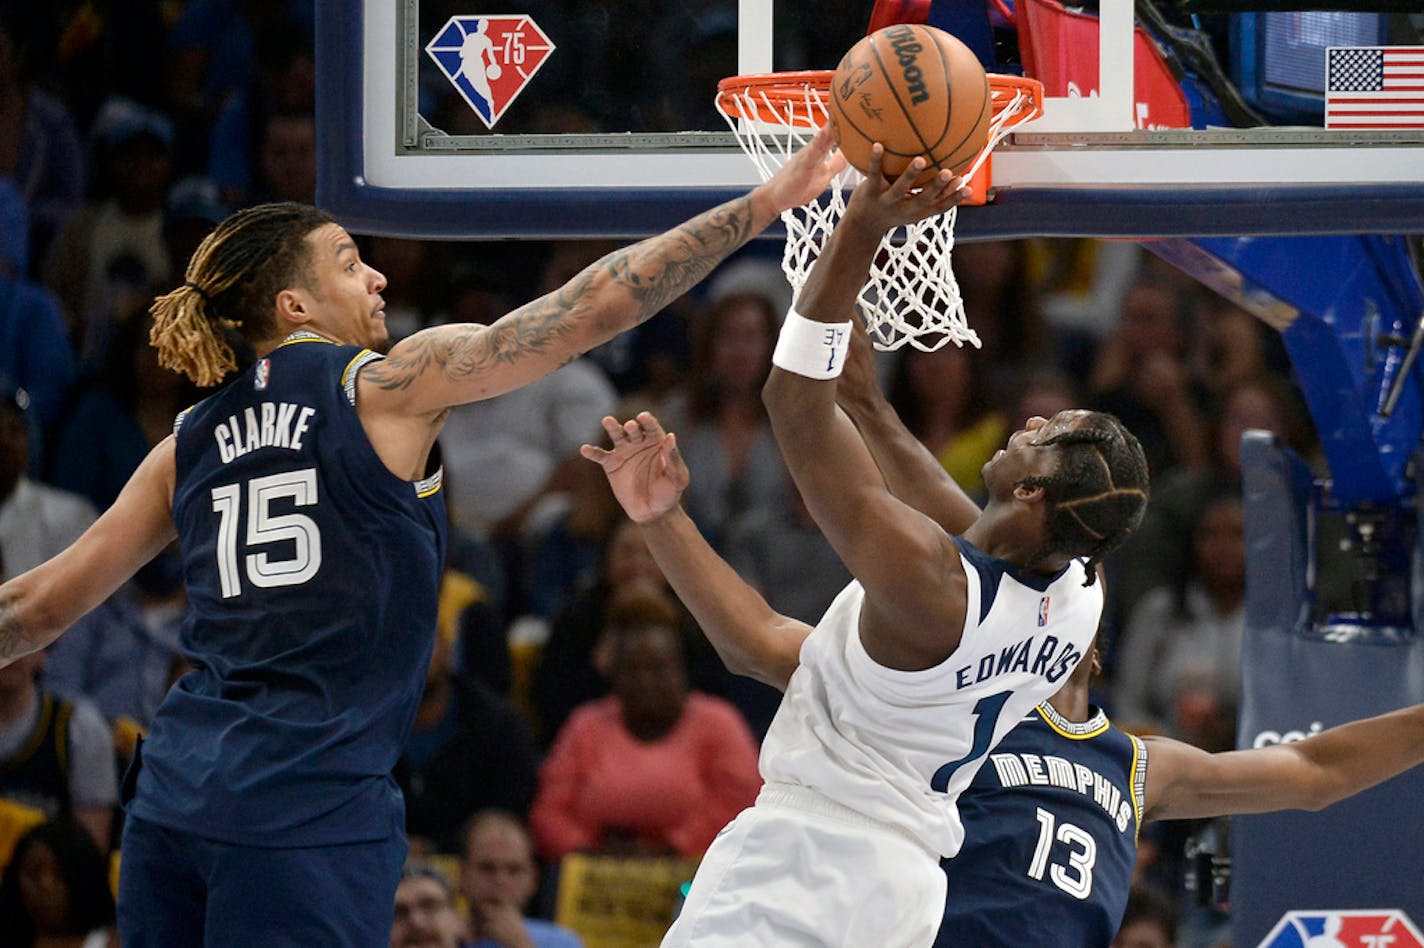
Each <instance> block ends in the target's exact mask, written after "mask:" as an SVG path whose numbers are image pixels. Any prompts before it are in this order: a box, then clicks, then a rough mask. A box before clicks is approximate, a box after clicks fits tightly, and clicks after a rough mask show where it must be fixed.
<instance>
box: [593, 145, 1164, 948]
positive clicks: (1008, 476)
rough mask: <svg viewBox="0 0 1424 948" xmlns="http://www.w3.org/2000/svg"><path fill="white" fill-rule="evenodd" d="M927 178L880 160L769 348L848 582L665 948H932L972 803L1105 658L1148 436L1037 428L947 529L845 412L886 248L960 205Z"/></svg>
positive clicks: (946, 179)
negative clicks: (1115, 563) (978, 789)
mask: <svg viewBox="0 0 1424 948" xmlns="http://www.w3.org/2000/svg"><path fill="white" fill-rule="evenodd" d="M875 155H876V158H875V163H876V164H877V165H878V162H879V155H880V151H879V146H876V151H875ZM923 167H924V160H923V159H916V160H915V161H914V162H912V163H911V165H910V167H909V169H908V170H907V171H906V172H905V173H904V174H903V175H902V176H901V177H900V178H899V179H898V180H897V181H895V182H893V183H890V182H887V181H886V179H885V178H884V177H883V175H881V174H880V172H879V168H878V167H872V168H871V169H870V172H869V174H868V175H867V176H866V179H865V180H864V181H863V182H862V183H861V184H860V185H858V186H857V187H856V189H855V192H854V193H853V194H852V196H851V200H850V202H849V206H848V207H847V210H846V212H845V215H844V216H843V217H842V218H841V221H840V223H838V224H837V225H836V228H835V230H834V232H833V233H832V234H831V235H830V237H829V238H828V240H827V243H826V246H825V248H824V249H823V251H822V252H821V255H820V256H819V257H818V259H817V261H816V263H815V265H814V266H813V267H812V270H811V273H810V275H809V277H808V279H807V282H806V285H805V287H804V289H803V290H802V293H801V295H800V297H799V298H798V300H797V301H796V304H795V308H794V309H793V310H792V312H790V313H788V314H787V317H786V322H785V323H784V324H783V327H782V331H781V337H780V339H779V341H778V343H777V346H776V350H775V353H774V354H773V357H772V362H773V365H774V367H773V368H772V371H771V374H770V376H769V377H768V379H767V382H766V386H765V389H764V391H763V397H764V400H765V402H766V406H767V411H768V413H769V415H770V418H771V423H772V429H773V431H774V433H775V435H776V440H777V443H778V444H779V446H780V448H781V451H782V454H783V456H784V457H785V459H786V464H787V467H788V469H789V470H790V472H791V475H792V477H793V478H794V479H795V481H796V486H797V487H798V488H799V489H800V492H801V495H802V497H803V498H804V499H805V501H806V504H807V507H808V508H809V510H810V512H811V515H812V516H813V517H814V519H815V521H816V523H817V525H818V526H819V527H820V528H821V530H822V532H823V533H824V534H825V536H826V538H827V540H829V541H830V543H831V545H832V546H833V547H835V549H836V552H837V553H838V554H839V555H840V557H841V560H842V561H843V562H844V563H845V565H846V567H847V568H848V569H849V570H850V572H851V575H852V576H853V577H855V578H854V580H853V581H852V582H851V583H850V584H849V585H848V586H847V587H846V588H845V590H843V591H842V592H841V594H840V595H839V596H838V597H837V598H836V600H835V601H834V602H833V603H832V604H831V606H830V608H829V609H828V610H827V611H826V614H825V616H824V617H822V619H821V621H820V622H819V623H817V625H816V628H815V630H814V631H813V632H812V633H811V634H810V636H809V637H807V638H806V640H805V642H804V644H802V645H801V647H800V652H799V658H800V667H799V668H798V669H797V671H796V672H795V674H794V675H793V676H792V677H791V680H790V682H789V683H788V686H787V689H786V696H785V698H783V700H782V702H781V707H780V709H779V710H778V712H777V715H776V719H775V720H774V721H773V722H772V725H771V728H770V730H769V731H768V733H767V736H766V740H765V742H764V743H763V745H762V755H761V772H762V777H763V778H764V780H765V784H764V787H763V789H762V791H761V794H760V796H759V797H758V799H757V803H756V805H755V806H754V807H752V808H750V809H748V810H746V811H744V812H743V813H742V814H740V815H739V816H738V817H737V818H736V819H735V820H734V821H733V822H732V823H731V824H730V825H729V826H728V827H727V829H725V830H724V831H723V832H722V834H721V835H720V836H719V837H718V838H717V840H716V842H714V843H713V845H712V847H711V849H709V850H708V852H707V855H706V856H705V858H704V859H703V861H702V864H701V865H700V867H699V868H698V872H697V877H696V878H695V879H694V881H693V884H692V888H691V890H690V892H689V893H688V896H687V900H686V902H685V904H684V908H683V911H682V914H681V916H680V917H679V918H678V921H677V922H676V924H675V925H674V926H673V928H672V930H671V931H670V932H669V934H668V937H667V939H666V940H665V941H664V945H665V946H666V945H698V946H721V945H726V946H728V948H730V946H733V945H745V944H843V945H885V946H888V945H896V946H913V945H929V944H930V943H931V942H932V941H933V940H934V937H935V932H936V930H937V928H938V927H939V923H940V920H941V918H943V916H944V905H945V898H946V882H945V874H944V873H943V872H942V871H941V870H940V868H939V861H940V859H941V858H944V857H952V856H953V855H954V854H955V853H956V852H957V851H958V850H959V847H960V844H961V843H962V842H963V837H964V832H963V828H962V825H961V823H960V819H959V814H958V810H957V798H958V796H959V794H960V793H961V792H962V791H963V790H964V788H965V787H966V786H968V784H969V782H970V780H971V779H972V778H973V776H974V774H975V771H976V770H977V769H978V767H979V766H980V765H981V764H982V763H983V761H984V759H985V755H986V754H987V753H988V752H989V750H990V749H991V748H993V747H994V745H995V744H996V743H998V741H999V740H1000V739H1001V738H1002V737H1003V736H1004V735H1005V734H1006V733H1008V731H1009V730H1010V729H1012V728H1013V726H1014V725H1015V724H1017V723H1018V722H1019V721H1020V720H1022V719H1023V718H1024V716H1025V715H1026V714H1027V713H1028V712H1029V711H1030V710H1032V708H1033V707H1034V706H1035V705H1036V704H1038V703H1039V702H1041V701H1043V700H1045V699H1047V698H1048V697H1049V696H1050V695H1052V694H1053V693H1054V692H1056V691H1057V690H1058V689H1059V688H1060V687H1061V686H1062V685H1063V683H1064V682H1065V681H1066V680H1067V677H1068V676H1069V674H1070V673H1071V672H1072V671H1073V669H1074V668H1075V667H1076V666H1077V665H1078V663H1079V662H1080V661H1081V660H1082V659H1083V657H1084V656H1085V655H1086V654H1088V651H1089V648H1090V645H1091V642H1092V639H1093V636H1094V635H1095V633H1096V631H1097V628H1098V623H1099V620H1100V618H1101V614H1102V607H1103V591H1102V587H1101V585H1100V584H1096V583H1095V582H1094V576H1095V570H1096V566H1097V563H1098V561H1099V560H1100V559H1101V558H1102V557H1103V556H1104V555H1106V554H1107V553H1108V552H1109V551H1111V550H1112V549H1113V548H1114V547H1116V546H1117V545H1118V544H1119V543H1121V542H1122V541H1123V540H1124V539H1126V538H1127V536H1128V535H1129V534H1130V533H1131V532H1132V530H1133V529H1135V528H1136V526H1137V524H1138V523H1139V522H1140V520H1141V518H1142V514H1143V510H1144V508H1145V507H1146V503H1147V466H1146V462H1145V460H1144V458H1143V454H1142V448H1141V446H1140V445H1139V444H1138V443H1137V440H1136V439H1135V438H1133V437H1132V435H1131V434H1129V433H1128V432H1127V431H1126V430H1125V429H1124V428H1123V427H1122V426H1121V424H1119V423H1118V422H1117V421H1116V419H1114V418H1111V417H1110V416H1106V415H1102V414H1097V413H1094V412H1087V411H1068V412H1062V413H1060V414H1058V415H1055V416H1054V417H1053V418H1051V419H1043V418H1033V419H1030V420H1029V421H1028V423H1027V425H1026V427H1025V428H1024V429H1023V430H1022V431H1018V432H1016V433H1014V434H1013V435H1012V436H1011V437H1010V438H1009V439H1008V443H1007V444H1006V445H1005V447H1004V449H1003V450H1001V451H999V452H998V453H996V454H995V455H994V457H993V458H992V459H990V460H989V462H988V463H986V464H985V465H984V471H983V474H984V485H985V488H986V490H987V493H988V501H987V504H986V506H985V508H984V510H983V511H982V513H981V512H979V511H978V510H977V509H975V508H974V505H973V504H972V503H971V502H969V500H968V499H967V498H963V501H964V504H965V505H966V507H967V509H969V510H973V516H972V517H960V518H959V519H958V520H957V521H955V522H958V523H964V524H967V528H966V529H964V530H963V533H962V534H961V535H959V536H954V535H951V534H950V533H949V532H947V531H946V530H945V529H944V528H943V527H941V526H940V525H939V523H937V522H936V521H935V520H932V519H931V518H930V517H929V516H927V515H926V514H924V513H922V512H921V509H923V508H921V509H916V506H913V504H914V503H915V498H914V497H913V496H912V495H913V492H914V489H915V488H914V485H913V481H912V479H910V478H906V477H904V476H902V473H901V472H899V471H898V470H897V467H896V465H897V463H898V462H897V461H896V459H895V458H893V457H889V456H885V455H884V454H883V452H876V451H875V449H874V448H873V447H867V442H869V443H870V444H871V445H874V444H875V443H877V440H878V439H877V438H876V437H874V436H873V433H874V432H873V431H869V430H867V431H866V432H865V437H864V438H863V437H862V434H861V432H860V431H858V430H857V427H856V424H861V425H874V424H877V423H881V424H883V422H877V421H876V420H875V419H874V418H862V417H861V415H860V414H856V415H855V422H854V423H853V422H852V420H851V418H850V417H848V416H847V415H846V414H844V413H843V412H842V411H841V409H840V408H838V407H837V395H838V391H837V389H838V386H837V383H836V378H837V376H839V375H840V373H841V370H842V369H843V368H844V364H845V359H846V354H847V350H848V347H849V345H850V339H851V329H852V324H851V323H850V322H846V321H845V319H846V314H849V313H852V312H853V311H854V305H855V299H856V295H857V293H858V291H859V290H860V288H861V286H862V284H863V283H864V281H865V279H866V277H867V274H868V271H869V268H870V264H871V261H872V259H873V258H874V255H875V254H876V252H877V248H878V246H879V242H880V239H881V237H882V236H883V235H884V234H885V232H886V231H889V230H891V229H893V228H895V227H899V226H902V225H904V224H907V223H910V222H912V221H915V220H919V219H921V218H924V217H927V216H929V215H931V214H937V213H941V212H942V211H944V210H945V209H946V208H947V207H949V206H951V205H952V204H953V203H954V202H955V201H956V200H957V199H958V198H959V196H960V188H959V184H958V183H957V181H956V179H953V178H951V177H950V174H949V172H947V171H946V172H941V173H940V175H939V177H938V179H937V180H936V181H935V182H934V183H932V184H930V185H929V186H927V187H924V188H922V189H921V190H918V191H915V190H912V184H913V182H914V180H915V178H916V176H917V175H918V174H919V173H920V171H921V170H922V169H923ZM645 425H646V422H645V419H643V418H638V419H634V420H632V421H630V422H628V423H626V424H625V425H624V426H622V428H615V429H614V430H610V432H609V433H610V435H612V436H613V437H614V448H615V450H617V449H618V448H619V446H620V442H621V440H622V439H625V438H626V439H640V438H645V437H654V438H655V437H656V436H657V434H658V432H657V431H652V432H648V431H645V430H644V428H645ZM606 427H608V426H606ZM620 432H621V434H620ZM594 456H596V455H594ZM877 462H879V463H880V464H881V465H883V467H877ZM887 482H889V483H892V484H894V486H895V492H894V493H892V491H891V489H890V488H889V487H887ZM897 494H898V497H897V496H896V495H897ZM959 496H961V497H962V492H961V493H960V495H959ZM902 498H903V499H902ZM941 522H948V521H941ZM651 542H652V541H651V539H650V543H651ZM948 896H949V898H953V897H954V893H952V892H951V893H948Z"/></svg>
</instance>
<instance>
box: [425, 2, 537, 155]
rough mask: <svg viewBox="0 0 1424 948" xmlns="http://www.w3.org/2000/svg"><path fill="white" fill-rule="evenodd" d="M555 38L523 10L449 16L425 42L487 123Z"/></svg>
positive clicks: (523, 82)
mask: <svg viewBox="0 0 1424 948" xmlns="http://www.w3.org/2000/svg"><path fill="white" fill-rule="evenodd" d="M553 51H554V44H553V43H552V42H550V41H549V37H547V36H545V35H544V31H543V30H541V29H539V27H538V25H537V24H535V22H534V21H533V20H531V19H530V18H529V17H527V16H524V15H522V14H505V15H489V16H452V17H451V18H450V19H449V20H447V21H446V23H445V25H444V26H443V27H441V28H440V32H438V33H436V34H435V38H434V39H433V40H431V41H430V44H429V45H428V46H426V47H425V52H426V54H427V55H428V56H430V58H431V59H433V60H435V63H436V65H438V66H439V67H440V71H441V72H443V73H444V74H445V78H446V79H448V80H450V83H451V84H452V85H453V86H454V87H455V89H456V91H458V92H459V93H460V97H461V98H463V99H464V100H465V102H466V103H468V104H469V106H470V108H472V109H474V110H475V114H476V115H478V116H479V117H480V121H482V122H484V123H485V127H486V128H494V123H495V122H498V121H499V118H500V116H501V115H503V114H504V112H505V110H506V109H508V108H509V105H510V103H511V102H513V101H514V99H515V96H517V95H519V93H520V92H523V91H524V87H525V86H527V85H528V84H529V80H530V79H532V78H534V74H535V73H536V72H538V71H539V67H540V66H542V65H544V61H545V60H547V59H548V58H549V54H550V53H552V52H553Z"/></svg>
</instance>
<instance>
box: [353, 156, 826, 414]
mask: <svg viewBox="0 0 1424 948" xmlns="http://www.w3.org/2000/svg"><path fill="white" fill-rule="evenodd" d="M831 145H832V141H831V136H830V134H829V132H827V131H826V130H825V129H822V131H821V133H819V134H818V135H816V137H815V138H814V139H813V140H812V141H811V142H810V144H808V145H807V146H806V147H805V148H803V149H802V150H801V151H800V152H798V153H797V154H796V155H795V157H793V158H792V159H791V160H790V161H788V162H787V163H786V165H785V166H784V167H783V168H782V169H781V170H780V171H779V172H777V174H776V175H775V176H774V177H773V178H772V179H771V180H769V181H767V182H766V183H765V184H762V185H760V186H759V187H757V188H756V189H755V190H753V191H752V192H751V193H750V194H749V195H747V196H745V197H740V198H737V199H736V200H733V201H729V202H727V203H726V204H723V205H721V206H720V207H716V208H713V209H712V210H710V211H707V212H706V213H703V214H700V215H698V216H697V217H694V218H693V219H692V220H690V221H688V222H687V223H685V224H682V225H681V226H679V227H676V228H674V229H672V230H670V231H668V232H667V233H665V234H661V235H659V236H657V237H651V238H649V239H647V240H644V241H642V242H640V243H637V244H634V245H632V246H630V247H626V248H623V249H621V250H617V251H615V252H613V253H611V254H609V255H608V256H606V257H604V258H603V259H602V260H599V261H598V262H597V263H594V264H593V265H592V266H590V267H588V268H587V269H586V270H584V271H583V272H582V273H580V274H579V275H578V276H576V277H574V278H573V279H572V280H570V281H569V282H568V283H567V284H565V285H564V286H562V287H560V288H559V289H557V290H555V291H554V292H552V293H549V294H547V295H545V296H542V297H540V298H539V299H537V300H535V301H534V302H532V303H530V304H528V305H527V306H523V307H520V308H519V309H517V310H515V311H513V312H512V313H509V314H508V315H506V316H504V317H503V318H501V319H499V320H498V321H496V322H495V323H493V324H492V325H489V326H482V325H473V324H466V325H453V326H437V327H434V328H431V329H427V330H424V331H423V332H419V333H416V334H415V335H413V336H410V337H409V338H407V339H404V340H402V341H401V342H400V343H399V344H397V345H396V346H395V347H394V348H393V349H391V351H390V353H389V354H388V356H387V358H386V359H385V360H383V361H381V362H378V363H375V364H373V365H371V366H369V367H368V368H366V369H365V370H364V371H363V372H362V373H361V377H360V381H359V385H360V395H359V399H358V405H362V404H363V403H364V405H363V408H362V411H363V417H366V413H367V412H370V413H373V414H388V413H397V414H402V415H407V416H410V415H416V416H434V417H439V413H441V412H443V411H444V410H445V409H447V408H450V407H451V406H453V405H460V404H464V403H465V402H473V401H478V400H480V399H484V398H491V397H493V396H495V395H500V394H503V393H504V392H508V391H512V390H513V389H516V388H519V387H521V386H523V385H527V384H528V383H530V382H533V381H535V380H536V379H539V378H542V377H543V376H545V375H547V374H549V373H550V372H552V371H553V370H555V369H557V368H558V367H559V366H561V365H564V364H566V363H568V362H570V361H572V360H573V359H575V358H577V357H578V356H580V355H582V354H583V353H585V352H587V351H588V350H590V349H592V348H594V347H595V346H598V345H601V344H602V343H604V342H607V341H608V340H609V339H612V338H613V337H614V336H616V335H618V334H619V333H620V332H623V331H624V330H626V329H631V328H633V327H634V326H637V325H639V324H640V323H642V322H644V321H645V320H647V319H649V318H650V317H652V316H653V315H654V314H655V313H657V312H658V311H659V310H661V309H662V308H663V307H664V306H666V305H667V304H668V303H670V302H671V301H672V300H674V299H676V298H677V297H679V296H681V295H682V294H684V293H686V292H687V291H688V290H690V289H691V288H692V287H694V286H696V285H697V284H698V283H699V282H700V281H701V280H702V279H703V277H705V276H707V274H708V273H710V272H711V271H712V269H713V268H714V267H716V266H717V264H719V263H721V262H722V261H723V260H725V259H726V258H727V257H728V256H729V255H730V254H731V253H732V252H733V251H735V250H737V249H738V248H740V247H742V246H743V245H745V244H746V242H747V241H748V240H750V239H751V238H753V237H755V236H756V235H757V234H759V233H761V231H763V230H765V229H766V227H767V226H768V225H770V224H771V222H772V221H774V220H775V219H776V218H777V216H778V215H780V213H781V212H782V211H784V210H788V209H790V208H793V207H796V206H798V205H801V204H805V203H806V202H807V201H810V200H811V199H812V198H814V197H816V196H817V195H819V194H820V193H821V192H822V191H824V190H825V189H826V186H827V184H828V183H829V181H830V177H831V174H832V173H833V172H834V170H835V169H836V167H838V162H833V161H832V160H831V158H830V153H831Z"/></svg>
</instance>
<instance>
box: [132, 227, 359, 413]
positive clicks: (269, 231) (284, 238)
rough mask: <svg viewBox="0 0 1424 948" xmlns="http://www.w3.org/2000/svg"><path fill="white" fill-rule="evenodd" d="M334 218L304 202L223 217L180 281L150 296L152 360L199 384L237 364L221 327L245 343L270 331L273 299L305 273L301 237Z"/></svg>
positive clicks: (307, 254)
mask: <svg viewBox="0 0 1424 948" xmlns="http://www.w3.org/2000/svg"><path fill="white" fill-rule="evenodd" d="M330 223H333V221H332V218H331V217H330V216H329V215H328V214H326V213H325V212H324V211H320V210H317V209H316V208H314V207H311V206H310V205H307V204H295V203H280V204H259V205H257V206H256V207H250V208H247V209H246V210H242V211H239V212H238V213H236V214H234V215H232V216H231V217H229V218H227V220H225V221H223V222H222V223H221V224H219V225H218V226H217V228H216V229H214V230H213V232H212V233H210V234H208V236H207V237H204V238H203V242H202V243H201V244H199V245H198V249H197V250H195V251H193V258H192V259H191V260H189V261H188V269H187V271H186V272H185V274H184V283H183V285H182V286H180V287H178V288H177V289H175V290H174V291H173V292H171V293H167V294H165V295H163V296H160V297H158V299H156V300H154V301H153V305H152V306H151V307H149V312H150V313H152V314H153V329H152V330H151V331H150V332H149V336H148V341H149V342H150V343H151V344H152V345H153V347H154V348H155V349H157V350H158V363H159V365H162V366H163V367H164V368H166V369H172V370H173V371H175V372H181V373H182V374H184V375H186V376H188V378H190V379H192V380H193V381H194V382H196V383H197V384H198V385H201V386H204V387H206V386H210V385H216V384H217V383H218V382H220V381H222V379H223V377H224V376H226V375H227V374H228V373H229V372H231V371H233V370H234V369H236V368H237V359H236V357H235V356H234V355H233V351H232V346H231V345H229V344H228V341H227V339H226V338H225V335H226V334H225V332H224V330H238V331H240V332H241V333H242V335H243V336H244V337H246V339H247V340H248V341H249V342H256V341H258V340H261V339H264V338H267V337H269V336H271V335H272V333H273V331H274V329H275V327H274V325H273V316H272V301H273V299H274V298H275V297H276V295H277V294H278V293H280V292H281V291H282V290H284V289H287V288H288V287H290V286H293V285H294V284H297V283H302V284H303V285H307V283H308V281H309V279H310V275H309V274H310V270H309V268H310V263H311V248H310V245H308V244H307V242H306V238H307V235H308V234H310V233H311V232H312V231H314V230H316V229H317V228H318V227H321V226H322V225H324V224H330Z"/></svg>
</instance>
